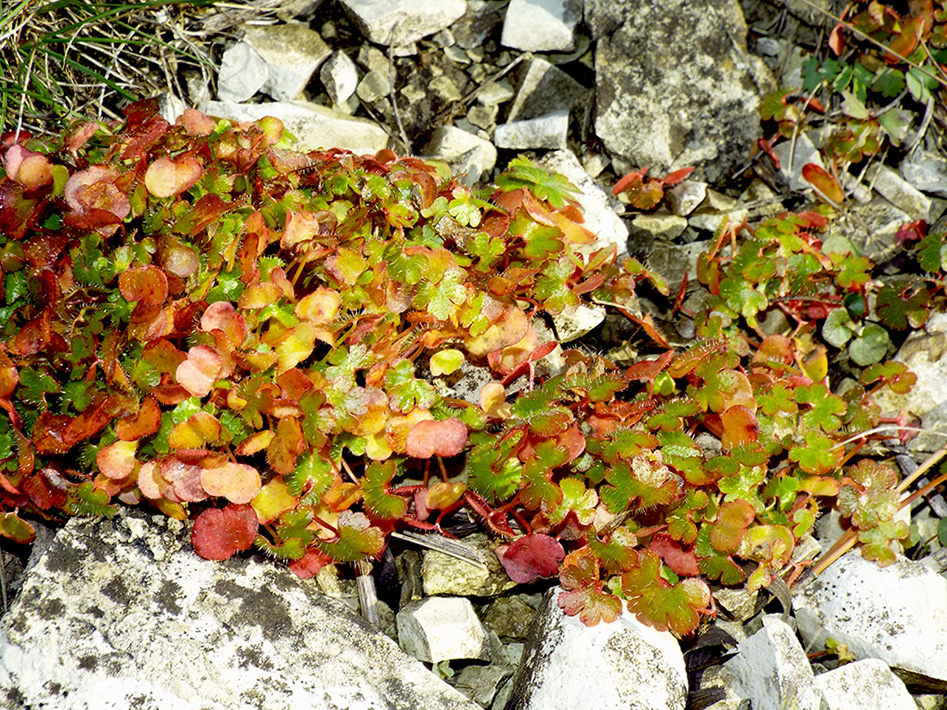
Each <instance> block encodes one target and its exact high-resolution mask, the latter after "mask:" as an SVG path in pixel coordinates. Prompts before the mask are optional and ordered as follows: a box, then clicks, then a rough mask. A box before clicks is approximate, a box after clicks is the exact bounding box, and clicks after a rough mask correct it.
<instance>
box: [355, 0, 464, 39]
mask: <svg viewBox="0 0 947 710" xmlns="http://www.w3.org/2000/svg"><path fill="white" fill-rule="evenodd" d="M340 2H341V4H342V7H344V8H345V10H346V12H348V13H349V15H351V17H352V19H353V20H354V21H355V24H357V25H358V27H359V29H360V30H361V31H362V33H363V34H364V35H365V36H366V37H368V39H370V40H371V41H372V42H374V43H375V44H383V45H386V46H387V45H394V46H400V45H404V44H410V43H411V42H416V41H417V40H419V39H421V38H422V37H426V36H427V35H431V34H434V33H435V32H439V31H440V30H443V29H445V28H447V27H450V25H451V24H453V22H454V21H455V20H457V19H459V18H460V17H461V16H462V15H463V14H464V12H465V11H466V9H467V4H466V2H465V0H437V2H428V3H425V2H417V0H340Z"/></svg>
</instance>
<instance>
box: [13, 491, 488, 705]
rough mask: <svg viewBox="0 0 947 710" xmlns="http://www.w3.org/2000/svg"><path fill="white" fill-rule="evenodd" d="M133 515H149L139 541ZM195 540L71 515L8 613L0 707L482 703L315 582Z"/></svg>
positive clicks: (173, 524)
mask: <svg viewBox="0 0 947 710" xmlns="http://www.w3.org/2000/svg"><path fill="white" fill-rule="evenodd" d="M130 516H132V517H135V516H137V517H140V519H143V520H146V521H147V522H148V525H149V528H150V529H149V531H148V533H147V534H146V536H145V540H144V543H145V544H140V540H139V541H136V540H134V536H135V535H137V532H136V530H131V529H128V526H126V525H125V524H124V520H125V519H128V518H129V517H130ZM189 537H190V533H189V530H188V529H187V528H186V527H184V526H183V525H180V524H178V523H177V521H168V520H166V519H164V518H162V516H155V518H151V517H147V516H143V515H142V514H140V513H130V512H128V511H127V510H124V509H123V510H122V511H120V512H119V513H118V515H116V516H115V517H113V518H98V519H79V518H74V519H73V520H71V521H70V522H69V523H68V524H67V525H66V527H65V528H64V529H63V530H62V531H60V532H59V534H58V535H57V536H56V539H55V540H54V542H53V544H52V546H51V547H50V548H49V549H48V550H47V551H46V552H45V553H44V554H42V556H40V557H39V559H38V562H37V564H36V566H35V567H33V568H32V569H31V570H30V571H29V572H28V573H27V576H26V581H25V583H24V585H23V588H22V591H21V593H20V596H19V597H18V598H17V600H16V602H14V604H13V607H12V608H11V610H10V613H9V614H7V615H6V616H5V617H4V618H3V620H2V622H0V706H2V707H5V708H23V707H32V708H41V707H42V708H56V710H89V709H94V710H128V709H129V708H137V709H138V710H237V709H239V710H250V709H251V708H266V709H267V710H291V709H295V708H345V709H346V710H370V709H372V710H412V709H420V708H440V709H442V710H448V709H450V710H476V708H477V707H478V706H477V705H475V704H473V703H471V702H470V701H468V700H467V699H466V698H464V697H463V696H462V695H460V694H459V693H458V692H456V691H455V690H454V689H452V688H450V687H449V686H447V685H446V684H445V683H443V682H441V681H439V680H438V679H437V678H435V677H434V676H433V675H432V674H431V673H430V672H428V671H427V670H426V669H425V668H424V666H422V665H421V664H420V663H418V662H417V661H416V660H414V659H412V658H410V657H408V656H407V655H405V654H404V653H403V652H402V651H401V650H400V649H399V648H398V646H397V644H396V643H394V642H393V641H392V640H391V639H389V638H387V637H386V636H384V635H383V634H382V633H381V632H378V631H376V630H374V629H372V628H370V627H368V626H367V625H366V624H365V623H364V622H363V621H362V620H360V619H359V618H358V617H356V616H355V615H354V614H353V613H352V612H351V611H350V610H349V609H348V607H346V606H345V605H344V604H343V603H341V602H338V601H335V600H331V599H327V598H325V597H323V596H322V595H321V594H320V593H319V591H318V587H317V585H316V583H315V580H311V579H310V580H301V579H299V578H297V577H296V576H295V575H293V574H292V573H291V572H289V571H288V570H287V569H286V568H285V567H281V566H279V565H277V564H274V563H273V562H271V561H256V560H254V559H252V558H251V559H233V560H230V561H227V562H211V561H208V560H202V559H200V558H199V557H197V555H196V554H194V552H193V550H192V549H191V545H190V541H189ZM152 540H153V541H154V542H153V543H152V542H151V541H152ZM155 547H162V548H165V550H166V553H167V554H166V555H165V556H164V558H163V559H162V561H161V564H156V563H155V559H154V558H153V557H152V556H151V554H150V553H149V548H155Z"/></svg>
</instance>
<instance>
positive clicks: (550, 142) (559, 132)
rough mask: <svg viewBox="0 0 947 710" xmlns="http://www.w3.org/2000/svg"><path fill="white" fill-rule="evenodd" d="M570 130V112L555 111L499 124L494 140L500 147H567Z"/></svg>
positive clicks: (554, 148)
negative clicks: (526, 119)
mask: <svg viewBox="0 0 947 710" xmlns="http://www.w3.org/2000/svg"><path fill="white" fill-rule="evenodd" d="M568 132H569V112H568V111H556V112H555V113H551V114H548V115H546V116H540V117H538V118H531V119H529V120H528V121H512V122H511V123H504V124H502V125H499V126H497V128H496V132H495V133H494V134H493V141H494V143H496V145H497V147H498V148H512V149H517V150H518V149H523V148H548V149H551V150H559V149H562V148H565V147H566V136H567V134H568Z"/></svg>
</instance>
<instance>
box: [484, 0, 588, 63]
mask: <svg viewBox="0 0 947 710" xmlns="http://www.w3.org/2000/svg"><path fill="white" fill-rule="evenodd" d="M581 17H582V0H511V2H510V5H509V7H508V8H507V11H506V19H505V20H504V22H503V36H502V37H501V39H500V42H501V43H503V44H504V45H505V46H507V47H513V48H515V49H522V50H523V51H526V52H555V51H568V50H570V49H572V46H573V44H574V33H575V26H576V24H577V23H578V21H579V19H580V18H581Z"/></svg>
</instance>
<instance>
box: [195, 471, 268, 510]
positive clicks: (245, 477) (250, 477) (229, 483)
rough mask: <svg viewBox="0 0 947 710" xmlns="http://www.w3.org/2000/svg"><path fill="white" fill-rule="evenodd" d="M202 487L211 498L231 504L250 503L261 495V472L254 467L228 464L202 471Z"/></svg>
mask: <svg viewBox="0 0 947 710" xmlns="http://www.w3.org/2000/svg"><path fill="white" fill-rule="evenodd" d="M201 485H202V486H203V487H204V491H206V493H207V495H209V496H216V497H218V498H226V499H227V500H229V501H230V502H231V503H249V502H250V501H252V500H253V499H254V498H256V497H257V495H258V494H259V493H260V489H261V480H260V472H259V471H257V470H256V469H255V468H253V466H248V465H247V464H243V463H231V462H227V463H225V464H224V465H222V466H214V467H213V468H205V469H202V470H201Z"/></svg>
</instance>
